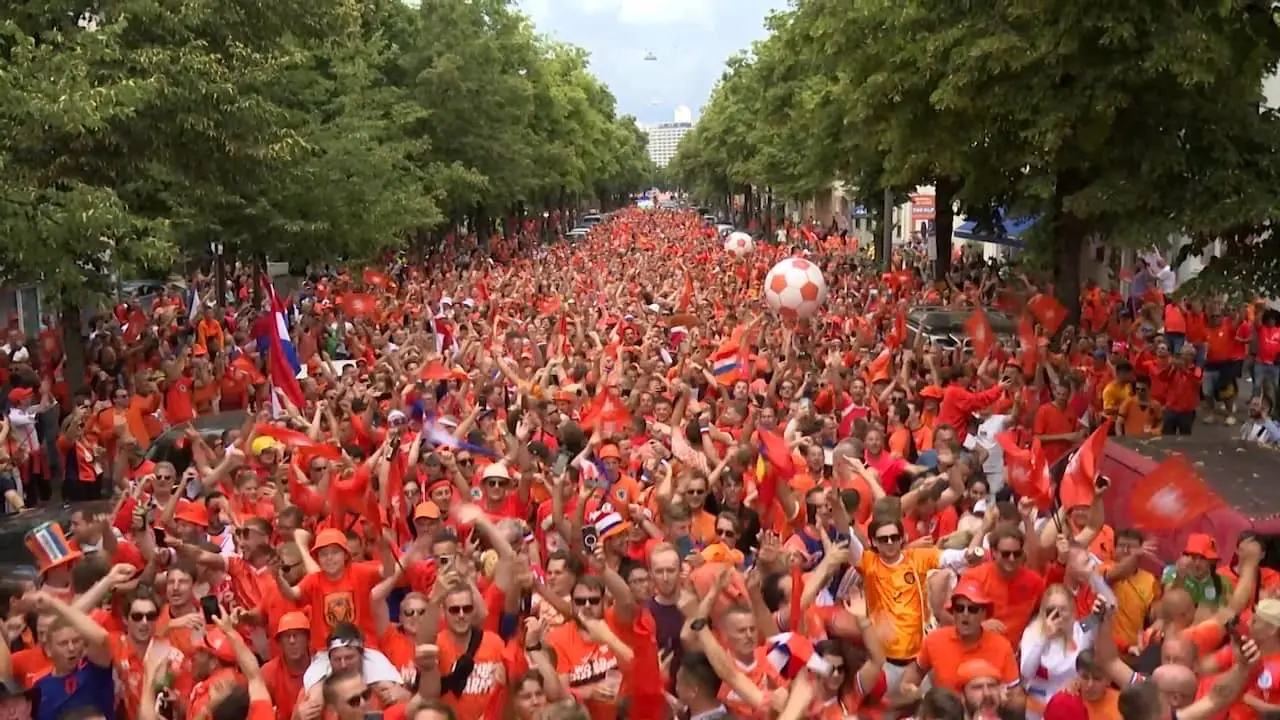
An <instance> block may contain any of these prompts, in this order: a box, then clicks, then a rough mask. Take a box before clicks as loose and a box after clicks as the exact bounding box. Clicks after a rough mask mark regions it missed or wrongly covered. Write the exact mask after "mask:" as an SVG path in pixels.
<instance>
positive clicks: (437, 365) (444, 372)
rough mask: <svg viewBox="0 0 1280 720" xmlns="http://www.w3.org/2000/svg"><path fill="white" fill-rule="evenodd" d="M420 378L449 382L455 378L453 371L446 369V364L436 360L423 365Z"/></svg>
mask: <svg viewBox="0 0 1280 720" xmlns="http://www.w3.org/2000/svg"><path fill="white" fill-rule="evenodd" d="M419 376H420V377H421V378H422V379H423V380H435V381H440V380H448V379H449V378H452V377H453V371H452V370H450V369H449V368H447V367H445V365H444V363H442V362H440V361H439V360H436V361H434V362H429V363H427V364H426V365H423V366H422V372H421V373H420V375H419Z"/></svg>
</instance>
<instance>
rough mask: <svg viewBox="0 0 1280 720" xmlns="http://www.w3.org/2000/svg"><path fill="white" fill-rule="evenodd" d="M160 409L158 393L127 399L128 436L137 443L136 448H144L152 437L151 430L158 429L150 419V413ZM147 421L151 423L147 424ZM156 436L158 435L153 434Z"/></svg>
mask: <svg viewBox="0 0 1280 720" xmlns="http://www.w3.org/2000/svg"><path fill="white" fill-rule="evenodd" d="M158 409H160V393H153V394H151V395H146V396H143V395H133V396H131V397H130V398H129V409H128V410H126V411H125V419H126V424H127V425H128V428H129V434H130V435H133V437H134V439H135V440H137V441H138V447H140V448H146V447H147V446H148V445H150V444H151V438H152V437H153V436H154V435H153V433H152V430H153V429H155V430H158V429H159V423H157V422H156V421H155V418H152V417H151V413H153V412H155V411H156V410H158ZM148 419H150V420H151V422H148ZM155 434H156V435H158V434H159V433H158V432H157V433H155Z"/></svg>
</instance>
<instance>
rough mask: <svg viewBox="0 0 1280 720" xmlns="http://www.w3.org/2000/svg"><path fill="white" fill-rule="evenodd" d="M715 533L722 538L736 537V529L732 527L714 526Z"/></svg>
mask: <svg viewBox="0 0 1280 720" xmlns="http://www.w3.org/2000/svg"><path fill="white" fill-rule="evenodd" d="M716 535H717V536H719V537H722V538H736V537H738V531H737V530H734V529H733V528H716Z"/></svg>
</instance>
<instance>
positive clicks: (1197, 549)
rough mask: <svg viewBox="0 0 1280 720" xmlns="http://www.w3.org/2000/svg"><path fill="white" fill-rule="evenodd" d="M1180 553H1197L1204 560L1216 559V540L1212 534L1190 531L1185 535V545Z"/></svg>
mask: <svg viewBox="0 0 1280 720" xmlns="http://www.w3.org/2000/svg"><path fill="white" fill-rule="evenodd" d="M1182 554H1183V555H1199V556H1200V557H1202V558H1205V559H1206V560H1217V559H1218V542H1217V541H1216V540H1214V539H1213V536H1212V535H1206V534H1205V533H1192V534H1190V535H1188V536H1187V545H1186V547H1185V548H1183V550H1182Z"/></svg>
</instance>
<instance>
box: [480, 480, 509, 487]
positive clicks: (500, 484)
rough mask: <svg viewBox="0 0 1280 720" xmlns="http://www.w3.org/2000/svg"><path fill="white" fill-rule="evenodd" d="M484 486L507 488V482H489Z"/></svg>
mask: <svg viewBox="0 0 1280 720" xmlns="http://www.w3.org/2000/svg"><path fill="white" fill-rule="evenodd" d="M485 484H487V485H488V486H489V487H491V488H501V487H506V486H507V481H506V480H489V481H487V482H486V483H485Z"/></svg>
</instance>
